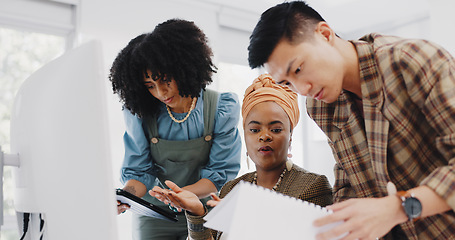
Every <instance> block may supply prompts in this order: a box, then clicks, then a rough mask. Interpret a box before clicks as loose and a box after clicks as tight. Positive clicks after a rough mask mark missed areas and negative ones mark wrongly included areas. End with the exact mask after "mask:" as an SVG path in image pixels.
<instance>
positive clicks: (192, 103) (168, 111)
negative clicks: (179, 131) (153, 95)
mask: <svg viewBox="0 0 455 240" xmlns="http://www.w3.org/2000/svg"><path fill="white" fill-rule="evenodd" d="M196 100H197V98H193V101H192V102H191V107H190V110H189V111H188V113H187V114H186V116H185V117H184V118H183V119H182V120H177V119H175V117H174V115H172V112H171V109H170V108H169V106H168V105H166V109H167V113H169V117H171V119H172V121H174V122H176V123H182V122H185V121H186V120H187V119H188V117H189V116H190V114H191V111H193V109H194V106H195V105H196Z"/></svg>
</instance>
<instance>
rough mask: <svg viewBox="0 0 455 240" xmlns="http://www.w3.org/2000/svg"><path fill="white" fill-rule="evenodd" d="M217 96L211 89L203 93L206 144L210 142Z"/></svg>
mask: <svg viewBox="0 0 455 240" xmlns="http://www.w3.org/2000/svg"><path fill="white" fill-rule="evenodd" d="M219 95H220V94H219V93H218V92H216V91H214V90H211V89H205V91H204V139H205V140H206V141H207V142H208V141H210V140H212V134H213V129H214V128H215V115H216V110H217V107H218V98H219Z"/></svg>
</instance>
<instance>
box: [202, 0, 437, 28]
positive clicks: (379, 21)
mask: <svg viewBox="0 0 455 240" xmlns="http://www.w3.org/2000/svg"><path fill="white" fill-rule="evenodd" d="M194 1H199V2H202V3H207V4H210V5H214V6H218V7H220V8H221V9H222V10H221V11H220V12H224V13H226V14H225V15H226V16H231V17H223V16H222V17H221V22H222V23H221V24H225V25H226V26H234V27H236V28H239V29H242V30H246V31H250V30H251V29H252V27H254V25H255V23H256V22H257V19H258V18H259V16H260V14H261V13H262V12H264V11H265V10H267V9H268V8H270V7H272V6H274V5H276V4H279V3H282V2H284V0H228V1H221V0H194ZM428 1H429V0H306V2H307V3H308V4H309V5H310V6H312V7H313V8H314V9H315V10H316V11H318V12H319V13H320V14H321V15H322V16H323V18H324V19H325V20H326V21H327V22H328V23H329V24H330V25H331V26H332V28H334V29H335V30H336V31H337V33H339V34H340V35H341V36H343V35H344V36H348V37H351V36H353V35H357V34H359V33H360V32H370V31H387V30H388V29H390V28H396V27H397V26H400V25H404V24H409V23H411V22H415V21H420V20H421V19H425V18H429V3H428ZM234 12H235V13H234ZM239 12H242V13H244V14H238V13H239ZM245 14H248V15H250V16H249V17H245ZM239 16H240V17H239ZM356 37H357V36H356Z"/></svg>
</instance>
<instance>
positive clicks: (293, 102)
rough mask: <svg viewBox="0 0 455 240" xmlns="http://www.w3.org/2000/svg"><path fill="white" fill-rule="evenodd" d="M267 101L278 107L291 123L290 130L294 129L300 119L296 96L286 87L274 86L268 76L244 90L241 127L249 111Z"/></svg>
mask: <svg viewBox="0 0 455 240" xmlns="http://www.w3.org/2000/svg"><path fill="white" fill-rule="evenodd" d="M267 101H273V102H276V103H277V104H278V105H280V107H281V108H282V109H283V110H284V111H285V112H286V114H287V115H288V117H289V120H290V121H291V129H294V127H295V126H296V125H297V123H298V122H299V117H300V111H299V105H298V98H297V94H296V93H295V92H293V91H292V90H291V89H289V88H287V87H283V86H281V85H278V84H276V83H275V80H273V79H272V76H270V75H269V74H262V75H261V76H259V77H258V78H256V79H255V80H254V81H253V84H251V85H250V86H249V87H248V88H247V89H246V90H245V95H244V98H243V104H242V117H243V125H245V118H246V116H247V115H248V113H249V112H250V111H251V109H252V108H253V107H254V106H256V105H257V104H259V103H262V102H267Z"/></svg>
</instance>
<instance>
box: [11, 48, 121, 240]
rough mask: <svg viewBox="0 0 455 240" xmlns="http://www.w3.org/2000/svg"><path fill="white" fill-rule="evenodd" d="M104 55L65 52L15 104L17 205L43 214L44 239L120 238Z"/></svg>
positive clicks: (28, 85)
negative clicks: (111, 157)
mask: <svg viewBox="0 0 455 240" xmlns="http://www.w3.org/2000/svg"><path fill="white" fill-rule="evenodd" d="M101 51H102V50H101V44H100V43H99V42H97V41H92V42H89V43H85V44H84V45H81V46H80V47H78V48H75V49H73V50H70V51H68V52H66V53H65V54H64V55H63V56H61V57H59V58H58V59H56V60H54V61H52V62H50V63H49V64H47V65H45V66H44V67H42V68H41V69H39V70H38V71H36V72H35V73H34V74H32V76H30V77H29V78H28V79H27V80H26V81H25V82H24V84H23V85H22V86H21V88H20V90H19V92H18V94H17V96H16V99H15V103H14V107H13V110H12V116H11V153H17V154H19V161H20V166H19V167H18V168H13V178H14V182H15V196H14V206H15V208H16V211H17V212H19V213H32V214H35V215H36V214H40V216H41V218H42V219H43V220H44V235H43V236H44V238H43V239H49V240H61V239H65V240H71V239H74V240H76V239H77V240H81V239H96V240H99V239H110V240H111V239H114V240H115V239H117V220H116V200H115V188H114V183H113V176H112V175H113V174H112V166H111V162H110V161H111V159H110V149H109V135H108V122H107V121H108V117H107V107H106V105H107V103H106V102H107V99H106V94H105V85H104V81H107V78H106V76H105V75H104V74H103V71H102V70H103V69H104V66H103V65H102V52H101ZM18 216H20V214H18ZM32 220H33V218H32ZM30 234H33V233H30ZM38 234H43V233H38ZM29 237H30V236H29ZM26 239H39V238H35V237H30V238H26Z"/></svg>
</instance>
